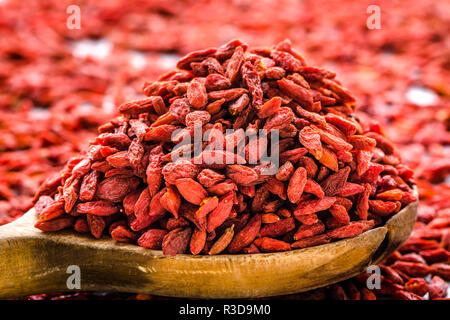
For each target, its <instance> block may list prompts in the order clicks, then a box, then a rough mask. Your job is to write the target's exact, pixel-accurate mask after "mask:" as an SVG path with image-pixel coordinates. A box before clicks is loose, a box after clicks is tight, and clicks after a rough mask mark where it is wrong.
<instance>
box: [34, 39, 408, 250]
mask: <svg viewBox="0 0 450 320" xmlns="http://www.w3.org/2000/svg"><path fill="white" fill-rule="evenodd" d="M177 68H178V69H176V70H174V71H172V72H169V73H167V74H165V75H163V76H161V77H160V78H159V80H158V81H156V82H152V83H146V84H145V86H144V93H145V94H146V95H147V96H148V98H144V99H141V100H136V101H131V102H128V103H125V104H122V105H121V106H120V107H119V111H120V112H121V114H122V116H120V117H118V118H116V119H114V120H112V121H110V122H109V123H107V124H105V125H103V126H101V127H100V128H99V134H100V135H99V136H98V137H97V138H96V139H95V140H94V141H92V143H91V145H90V147H89V150H88V151H87V152H86V154H84V155H80V156H78V157H75V158H73V159H71V160H70V161H69V162H68V163H67V165H66V167H65V168H64V170H62V172H61V173H60V174H59V175H58V176H56V177H52V178H50V179H48V180H47V181H46V182H44V184H42V185H41V187H40V189H39V191H38V192H37V194H36V197H35V200H36V205H35V208H36V211H37V213H38V214H39V221H38V222H37V223H36V227H37V228H39V229H41V230H43V231H57V230H61V229H64V228H73V229H75V230H76V231H78V232H82V233H91V234H92V235H93V236H94V237H95V238H99V237H101V236H102V234H103V233H106V232H107V233H109V234H110V235H111V237H112V238H113V239H115V240H117V241H123V242H132V243H137V244H139V245H140V246H143V247H146V248H151V249H162V250H163V252H164V253H165V254H168V255H175V254H179V253H188V252H190V253H192V254H218V253H222V252H228V253H258V252H261V251H262V252H276V251H286V250H291V249H296V248H304V247H309V246H314V245H319V244H324V243H328V242H330V241H333V240H337V239H342V238H348V237H354V236H356V235H358V234H360V233H362V232H364V231H366V230H368V229H371V228H373V227H374V226H377V225H380V224H383V223H384V221H385V220H386V219H387V218H388V217H390V216H392V215H393V214H395V213H397V212H398V211H399V210H401V208H402V207H404V206H405V205H407V204H409V203H411V202H414V201H416V197H415V196H414V194H413V190H412V185H413V179H412V171H411V170H410V169H409V168H407V167H406V166H405V165H402V164H401V161H400V158H399V156H398V154H396V152H395V149H394V146H393V144H392V143H391V142H390V141H389V140H388V139H387V138H386V137H385V136H384V134H383V132H382V130H381V129H380V128H379V127H378V126H374V125H369V126H365V125H364V124H363V123H360V122H359V121H358V119H357V118H355V116H354V111H355V99H354V98H353V96H352V95H351V94H350V93H349V91H348V90H347V89H345V88H344V87H343V86H342V85H341V84H340V83H339V82H338V81H337V80H335V74H334V73H332V72H330V71H327V70H323V69H320V68H316V67H311V66H307V65H306V63H305V61H304V59H303V58H302V57H301V56H300V55H299V54H298V53H296V52H295V51H293V50H292V48H291V44H290V42H289V41H283V42H281V43H279V44H278V45H276V46H274V47H273V48H258V49H254V50H247V45H246V44H245V43H243V42H241V41H238V40H234V41H230V42H229V43H227V44H225V45H223V46H221V47H219V48H217V49H216V48H212V49H206V50H201V51H196V52H192V53H190V54H188V55H186V56H185V57H183V58H182V59H180V60H179V62H178V64H177ZM195 124H200V126H201V129H202V131H206V130H213V132H214V134H212V135H210V136H209V139H207V141H204V142H203V143H201V144H200V145H195V146H194V145H192V144H188V145H186V146H185V147H184V148H183V150H184V152H185V155H186V153H189V154H191V153H192V155H194V148H195V147H200V148H201V150H203V151H202V153H201V154H200V155H198V156H196V157H192V158H193V160H192V161H190V160H185V159H181V160H177V161H175V162H174V161H172V159H174V158H173V156H174V155H176V154H178V153H179V150H174V147H175V145H176V144H177V143H178V142H179V141H181V139H183V138H186V137H190V136H191V134H192V132H193V128H194V125H195ZM178 129H179V131H176V130H178ZM227 129H233V130H235V132H234V133H229V132H226V130H227ZM258 129H265V130H267V131H268V132H269V135H268V136H267V137H265V138H263V137H259V140H257V142H261V140H263V139H266V141H263V142H264V143H268V144H269V145H270V142H272V139H273V134H274V132H275V131H274V130H278V132H279V142H278V147H279V162H280V167H279V169H278V171H277V172H276V173H274V174H272V175H264V174H263V173H264V169H265V168H267V167H268V166H270V163H267V162H264V161H262V159H263V158H262V157H261V156H262V153H261V152H260V151H261V150H259V149H258V143H256V144H255V143H252V142H251V141H249V142H248V143H246V144H245V146H244V149H243V150H244V153H243V154H244V155H245V156H244V157H241V156H240V155H239V154H238V150H237V148H238V147H239V145H238V141H239V132H241V133H243V132H246V133H252V132H257V130H258ZM174 132H175V134H174ZM225 142H226V143H227V146H229V145H230V143H234V144H233V147H234V148H233V149H232V150H230V149H227V151H224V152H222V153H219V155H220V156H221V158H226V157H229V158H231V159H234V160H238V164H236V163H235V164H224V165H218V164H208V163H207V161H206V159H209V158H210V157H211V155H212V154H211V151H208V150H209V148H210V147H211V146H212V145H214V144H217V143H220V144H223V143H225ZM244 143H245V141H244ZM224 149H225V148H224ZM215 155H217V152H216V153H215ZM251 157H253V158H256V160H258V161H257V163H255V164H249V162H251V161H250V158H251ZM244 158H245V159H244ZM199 160H203V162H202V163H200V164H199V163H198V161H199Z"/></svg>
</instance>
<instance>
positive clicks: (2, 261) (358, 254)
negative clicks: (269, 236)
mask: <svg viewBox="0 0 450 320" xmlns="http://www.w3.org/2000/svg"><path fill="white" fill-rule="evenodd" d="M416 213H417V202H415V203H412V204H409V205H408V206H407V207H405V208H404V209H402V210H401V211H400V212H398V213H397V214H395V215H394V216H393V217H392V218H390V219H389V220H388V221H387V222H386V223H385V225H384V226H381V227H377V228H374V229H371V230H369V231H366V232H364V233H362V234H360V235H358V236H356V237H354V238H348V239H343V240H340V241H336V242H332V243H329V244H324V245H320V246H316V247H310V248H305V249H297V250H293V251H288V252H279V253H261V254H239V255H217V256H193V255H186V254H181V255H176V256H165V255H163V254H162V252H161V251H157V250H149V249H145V248H142V247H139V246H137V245H132V244H123V243H118V242H116V241H114V240H112V239H111V238H108V237H106V236H104V237H103V238H101V239H98V240H96V239H93V238H92V237H90V236H88V235H82V234H78V233H75V232H73V231H70V230H64V231H60V232H52V233H44V232H41V231H40V230H37V229H35V228H34V223H35V222H36V219H37V217H36V213H35V211H34V210H33V209H32V210H30V211H29V212H27V213H26V214H25V215H24V216H22V217H21V218H19V219H17V220H16V221H14V222H12V223H10V224H7V225H4V226H2V227H0V257H1V258H0V274H1V277H0V298H14V297H21V296H26V295H32V294H40V293H49V292H67V291H76V289H71V288H70V286H69V287H68V285H67V283H68V282H69V284H70V280H69V281H68V278H69V277H70V276H71V275H72V273H73V269H72V268H73V267H72V268H69V266H73V265H75V266H78V267H79V271H80V279H81V288H80V290H83V291H94V290H95V291H121V292H139V293H147V294H154V295H160V296H169V297H184V298H256V297H269V296H277V295H285V294H291V293H297V292H302V291H307V290H311V289H315V288H319V287H323V286H326V285H330V284H333V283H336V282H339V281H342V280H345V279H348V278H351V277H353V276H355V275H357V274H359V273H361V272H363V271H364V270H365V269H366V268H367V266H369V265H372V264H377V263H378V262H380V261H382V260H383V259H384V258H386V257H387V256H388V255H390V254H391V253H392V252H393V251H395V250H396V249H397V248H398V247H399V246H400V244H401V243H403V242H404V241H405V240H406V239H407V238H408V236H409V234H410V233H411V231H412V229H413V227H414V222H415V218H416ZM68 268H69V269H68ZM71 270H72V271H71Z"/></svg>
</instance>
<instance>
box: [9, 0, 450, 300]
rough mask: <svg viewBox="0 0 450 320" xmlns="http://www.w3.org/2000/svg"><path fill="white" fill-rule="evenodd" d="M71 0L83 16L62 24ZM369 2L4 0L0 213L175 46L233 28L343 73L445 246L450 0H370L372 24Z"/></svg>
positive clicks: (158, 68)
mask: <svg viewBox="0 0 450 320" xmlns="http://www.w3.org/2000/svg"><path fill="white" fill-rule="evenodd" d="M73 4H75V5H78V6H79V7H80V10H81V28H80V29H73V30H70V29H68V28H67V24H66V20H67V18H68V17H69V14H67V13H66V9H67V7H68V6H69V5H73ZM371 4H372V3H371V1H365V0H363V1H358V2H356V1H351V0H341V1H324V0H310V1H295V0H279V1H275V0H273V1H270V0H260V1H255V0H234V1H216V0H214V1H206V0H184V1H181V0H179V1H177V0H155V1H143V0H136V1H129V0H128V1H124V0H113V1H111V0H108V1H106V0H105V1H61V0H29V1H19V0H0V224H5V223H8V222H10V221H12V220H14V219H16V218H17V217H19V216H21V215H22V214H23V213H24V212H26V211H27V210H28V209H29V208H30V207H31V206H32V203H31V200H32V197H33V194H34V192H35V191H36V189H37V187H38V185H39V184H40V182H41V181H42V180H43V179H44V178H45V177H46V176H48V175H49V174H51V173H53V172H56V171H58V170H59V169H61V167H62V165H63V164H64V163H65V162H66V161H67V159H68V158H70V157H71V156H72V155H74V154H75V153H77V152H79V151H80V150H82V149H83V148H84V146H86V145H87V143H88V141H89V140H90V139H91V138H93V137H94V136H95V135H96V133H97V131H96V128H97V126H98V125H100V124H102V123H105V122H106V121H107V120H108V119H109V118H111V117H112V116H113V115H114V114H115V113H116V106H118V105H119V104H121V103H122V102H123V101H125V100H129V99H134V98H138V97H140V96H142V85H143V83H144V81H146V80H154V79H156V77H157V76H158V75H159V74H161V73H163V72H165V71H167V70H169V69H171V68H173V67H174V65H175V62H176V60H177V58H178V57H179V56H181V55H183V54H185V53H187V52H189V51H192V50H196V49H199V48H206V47H210V46H217V45H220V44H222V43H225V42H227V41H228V40H230V39H232V38H239V39H242V40H243V41H246V42H248V43H249V44H250V45H251V46H260V45H261V46H262V45H264V46H267V45H271V44H273V43H277V42H279V41H281V40H283V39H285V38H290V39H291V41H292V43H293V44H294V46H295V47H296V49H297V50H298V51H299V52H301V53H302V54H303V55H304V56H305V58H306V59H307V61H308V62H309V63H310V64H312V65H319V66H323V67H325V68H327V69H331V70H332V71H334V72H336V73H337V74H338V75H339V79H340V80H341V81H342V82H343V84H344V85H345V86H346V87H348V88H349V89H350V90H351V91H352V92H353V93H354V94H355V95H356V96H357V98H358V100H357V101H358V103H357V105H358V107H359V115H360V117H361V118H364V119H366V120H367V119H369V118H370V119H374V120H376V121H378V122H379V123H380V124H382V125H383V126H384V127H385V130H386V133H387V135H388V136H389V137H390V138H391V139H392V140H394V142H395V143H396V144H397V147H398V148H399V150H400V153H401V154H402V157H403V160H404V161H405V162H406V163H407V164H408V165H410V166H411V167H413V168H414V169H415V171H416V178H417V181H418V184H419V192H420V197H421V204H420V208H419V217H418V223H417V226H416V230H415V232H414V234H413V238H412V241H413V240H414V237H417V239H425V238H426V239H429V238H430V237H431V236H430V234H431V233H433V232H434V236H432V237H431V240H433V241H436V242H437V243H439V246H440V247H442V248H444V249H446V250H449V249H450V248H449V246H450V236H449V234H450V178H449V176H450V175H449V173H450V147H449V145H450V36H449V35H450V15H449V14H448V13H449V12H450V3H449V2H445V1H432V0H423V1H414V2H411V1H410V2H405V1H401V0H398V1H377V3H376V4H377V5H378V6H379V8H380V10H381V29H374V30H369V29H368V28H367V26H366V21H367V18H368V17H369V15H370V14H368V13H367V12H366V10H367V7H368V6H369V5H371ZM437 219H440V220H439V221H437V222H436V220H437ZM433 221H434V222H433ZM430 230H439V231H438V232H436V231H432V232H431V231H430ZM427 237H428V238H427ZM447 263H448V260H447ZM330 290H331V289H330ZM338 291H339V290H337V289H332V290H331V291H330V292H331V293H330V292H328V293H327V296H334V297H336V296H338V295H337V294H336V292H338ZM316 295H317V294H316ZM47 297H51V296H47ZM76 297H77V298H79V297H80V295H79V294H78V295H76ZM84 297H86V296H84ZM96 297H103V295H101V294H97V295H94V296H92V298H96ZM115 297H117V298H124V297H125V296H121V295H116V296H115ZM127 297H128V295H127ZM139 297H140V299H142V298H146V297H147V296H145V295H141V296H139ZM41 298H44V296H42V297H41ZM52 298H55V297H53V296H52ZM131 298H135V296H131Z"/></svg>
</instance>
